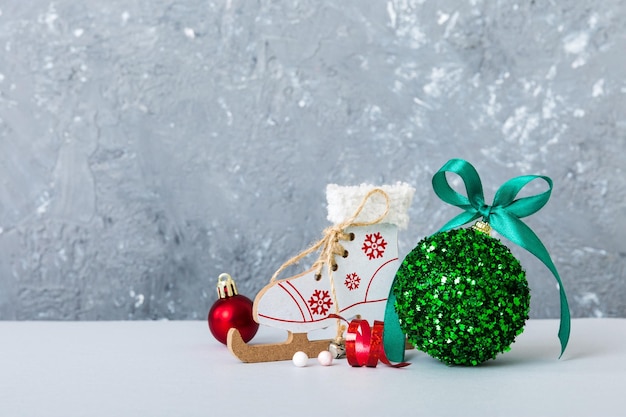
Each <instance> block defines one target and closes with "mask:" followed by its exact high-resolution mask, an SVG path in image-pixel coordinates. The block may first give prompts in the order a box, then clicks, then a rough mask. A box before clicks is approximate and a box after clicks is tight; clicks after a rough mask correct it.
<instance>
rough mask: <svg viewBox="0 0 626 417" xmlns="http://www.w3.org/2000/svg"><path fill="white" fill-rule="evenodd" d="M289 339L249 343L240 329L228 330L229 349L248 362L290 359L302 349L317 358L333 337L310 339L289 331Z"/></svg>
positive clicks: (227, 341)
mask: <svg viewBox="0 0 626 417" xmlns="http://www.w3.org/2000/svg"><path fill="white" fill-rule="evenodd" d="M288 334H289V336H288V337H287V340H285V341H284V342H282V343H268V344H256V345H255V344H251V345H249V344H247V343H246V342H244V341H243V339H242V338H241V334H240V333H239V330H237V329H235V328H232V329H230V330H229V331H228V336H227V339H226V344H227V346H228V350H230V352H231V353H232V354H233V355H235V356H236V357H237V358H239V360H241V361H242V362H246V363H258V362H274V361H288V360H289V361H290V360H291V359H292V358H293V355H294V353H296V352H298V351H301V352H304V353H306V354H307V356H308V357H309V358H315V357H317V355H319V353H320V352H322V351H325V350H328V346H329V344H330V343H331V342H332V339H324V340H309V338H308V337H307V334H306V333H292V332H288Z"/></svg>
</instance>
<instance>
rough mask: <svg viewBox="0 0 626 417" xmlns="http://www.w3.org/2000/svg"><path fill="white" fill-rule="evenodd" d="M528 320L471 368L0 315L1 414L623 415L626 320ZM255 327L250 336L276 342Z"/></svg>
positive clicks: (190, 331)
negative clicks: (289, 356)
mask: <svg viewBox="0 0 626 417" xmlns="http://www.w3.org/2000/svg"><path fill="white" fill-rule="evenodd" d="M557 329H558V321H557V320H530V321H529V322H528V323H527V325H526V330H525V331H524V333H523V334H522V335H521V336H519V337H518V340H517V342H516V343H515V344H514V345H513V349H512V350H511V351H510V352H508V353H505V354H503V355H500V356H499V358H498V359H497V360H495V361H490V362H488V363H486V364H484V365H482V366H479V367H472V368H468V367H448V366H446V365H443V364H442V363H440V362H438V361H436V360H434V359H432V358H429V357H428V356H426V355H425V354H423V353H420V352H417V351H415V350H413V351H410V352H409V354H408V358H407V359H408V360H409V361H410V362H411V365H410V366H408V367H407V368H403V369H394V368H389V367H386V366H384V365H382V364H380V365H379V366H378V367H377V368H352V367H350V366H349V365H348V364H347V363H346V362H345V360H344V361H336V362H335V363H334V364H333V365H332V366H330V367H323V366H321V365H319V364H318V363H317V361H316V360H315V359H311V360H310V361H309V365H308V366H307V367H305V368H297V367H295V366H294V365H293V364H292V363H291V362H290V361H284V362H271V363H259V364H245V363H242V362H239V360H238V359H236V358H235V357H234V356H232V355H231V353H230V352H229V351H228V349H227V348H226V347H225V346H223V345H221V344H219V343H218V342H217V341H215V340H214V339H213V338H212V336H211V334H210V333H209V330H208V328H207V325H206V323H205V322H199V321H187V322H183V321H178V322H172V321H153V322H148V321H144V322H137V321H135V322H0V416H2V417H13V416H16V417H17V416H33V417H54V416H63V417H72V416H106V417H120V416H168V417H174V416H176V417H185V416H216V417H217V416H288V415H296V416H322V417H324V416H328V417H331V416H340V415H341V416H385V417H386V416H392V415H395V416H409V415H411V416H421V415H424V416H437V415H450V416H473V415H476V416H492V415H493V416H496V415H501V416H508V417H511V416H568V417H572V416H626V400H625V397H626V319H577V320H573V322H572V335H571V339H570V345H569V347H568V350H567V351H566V353H565V355H564V357H563V358H562V359H560V360H558V359H557V356H558V351H559V345H558V339H557V337H556V332H557ZM284 336H285V334H284V333H283V332H278V331H275V330H273V329H269V328H262V329H261V330H260V332H259V334H257V336H256V337H255V339H254V340H253V341H252V342H254V343H261V342H279V341H282V340H283V339H284Z"/></svg>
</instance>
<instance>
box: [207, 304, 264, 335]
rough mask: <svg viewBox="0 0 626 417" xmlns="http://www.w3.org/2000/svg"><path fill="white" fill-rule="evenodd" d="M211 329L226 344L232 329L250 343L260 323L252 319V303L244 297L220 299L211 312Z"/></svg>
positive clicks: (209, 319) (209, 318)
mask: <svg viewBox="0 0 626 417" xmlns="http://www.w3.org/2000/svg"><path fill="white" fill-rule="evenodd" d="M207 320H208V321H209V329H210V330H211V333H213V336H214V337H215V338H216V339H217V340H219V341H220V342H222V343H223V344H226V336H227V335H228V331H229V330H230V329H231V328H233V327H234V328H236V329H237V330H239V333H241V338H242V339H243V340H244V341H245V342H248V341H250V340H251V339H252V338H253V337H254V335H255V334H256V332H257V330H259V323H257V322H256V321H254V319H253V318H252V301H251V300H250V299H249V298H248V297H246V296H244V295H240V294H237V295H233V296H232V297H227V298H220V299H219V300H217V301H216V302H215V304H213V306H212V307H211V310H209V316H208V319H207Z"/></svg>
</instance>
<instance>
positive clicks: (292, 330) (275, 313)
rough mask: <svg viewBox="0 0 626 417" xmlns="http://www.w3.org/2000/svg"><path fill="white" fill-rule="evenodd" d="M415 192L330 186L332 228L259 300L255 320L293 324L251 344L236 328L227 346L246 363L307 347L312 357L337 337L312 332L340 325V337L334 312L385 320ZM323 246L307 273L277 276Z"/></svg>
mask: <svg viewBox="0 0 626 417" xmlns="http://www.w3.org/2000/svg"><path fill="white" fill-rule="evenodd" d="M414 192H415V190H414V189H413V187H411V186H409V185H408V184H405V183H397V184H395V185H384V186H381V187H373V186H371V185H361V186H355V187H342V186H338V185H335V184H330V185H328V187H327V189H326V195H327V201H328V219H329V220H330V221H331V222H333V226H330V227H328V228H327V229H326V230H325V231H324V237H323V238H322V239H321V240H320V241H318V242H317V243H315V244H314V245H312V246H311V247H310V248H308V249H307V250H305V251H304V252H302V253H300V254H299V255H297V256H295V257H294V258H292V259H290V260H288V261H287V262H285V263H284V264H283V265H282V266H281V267H280V268H279V269H278V270H277V271H276V273H275V274H274V276H272V278H271V280H270V283H269V284H268V285H267V286H266V287H264V288H263V289H262V290H261V291H260V292H259V294H258V295H257V296H256V298H255V300H254V312H253V315H254V318H255V320H256V321H257V322H258V323H260V324H262V325H267V326H271V327H276V328H280V329H284V330H287V331H288V332H289V338H288V340H287V341H286V342H284V343H280V344H277V345H246V344H245V343H244V342H243V340H241V338H240V335H239V334H238V332H237V331H236V330H231V331H230V333H229V337H228V346H229V349H230V350H231V352H233V354H235V356H237V357H239V358H240V359H241V360H242V361H244V362H265V361H276V360H290V359H291V358H292V356H293V353H294V352H296V351H298V350H300V351H305V352H306V353H307V355H309V357H312V356H317V355H318V354H319V352H321V351H323V350H327V349H328V345H329V343H330V342H331V340H321V341H309V340H308V338H307V335H306V333H308V332H310V331H312V330H317V329H322V328H326V327H328V326H330V325H332V324H334V323H337V326H338V332H337V338H336V339H335V341H336V342H339V338H340V337H341V333H342V332H343V330H344V329H345V327H342V326H340V325H339V322H338V321H337V320H336V319H334V318H332V317H329V316H330V315H332V314H335V315H341V316H343V317H353V316H360V317H362V318H364V319H366V320H370V321H373V320H381V321H382V320H383V319H384V312H385V305H386V301H387V296H388V295H389V289H390V288H391V284H392V282H393V278H394V276H395V273H396V271H397V269H398V267H399V260H398V247H397V231H398V228H406V226H407V224H408V214H407V212H408V208H409V205H410V203H411V200H412V198H413V193H414ZM315 252H319V258H318V259H317V261H315V262H314V263H313V265H312V267H311V268H310V269H308V270H307V271H305V272H303V273H301V274H299V275H296V276H293V277H289V278H285V279H280V280H279V279H277V278H278V276H279V275H280V273H281V272H283V271H284V270H285V269H286V268H287V267H288V266H290V265H292V264H295V263H297V262H298V261H300V260H302V259H303V258H305V257H306V256H308V255H310V254H312V253H315Z"/></svg>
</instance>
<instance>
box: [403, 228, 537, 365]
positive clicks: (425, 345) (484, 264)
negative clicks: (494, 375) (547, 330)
mask: <svg viewBox="0 0 626 417" xmlns="http://www.w3.org/2000/svg"><path fill="white" fill-rule="evenodd" d="M393 291H394V293H395V296H396V304H395V308H396V312H397V313H398V317H399V318H400V326H401V328H402V330H403V332H404V333H405V334H406V335H407V338H408V340H409V342H411V343H413V344H414V345H415V347H416V348H417V349H420V350H422V351H424V352H426V353H428V354H429V355H431V356H432V357H434V358H437V359H439V360H440V361H442V362H444V363H446V364H448V365H478V364H479V363H482V362H484V361H486V360H488V359H494V358H495V357H496V355H498V353H501V352H505V351H508V350H510V348H511V344H512V343H513V342H514V341H515V337H516V336H517V335H519V334H521V333H522V332H523V330H524V324H525V322H526V320H527V319H528V310H529V307H530V292H529V289H528V282H527V281H526V273H525V272H524V270H523V269H522V267H521V265H520V263H519V261H518V260H517V258H515V257H514V256H513V254H511V252H510V250H509V249H508V248H507V247H506V246H504V245H503V244H502V243H501V242H500V241H499V240H497V239H495V238H492V237H490V236H489V235H487V234H485V233H483V232H480V231H477V230H474V229H473V228H470V229H457V230H450V231H447V232H441V233H436V234H435V235H433V236H430V237H427V238H425V239H423V240H422V241H420V242H419V243H418V244H417V246H416V247H415V248H414V249H413V250H412V251H411V252H410V253H409V254H408V255H407V256H406V258H405V259H404V261H403V262H402V265H401V266H400V268H399V270H398V272H397V274H396V281H395V284H394V287H393Z"/></svg>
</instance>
